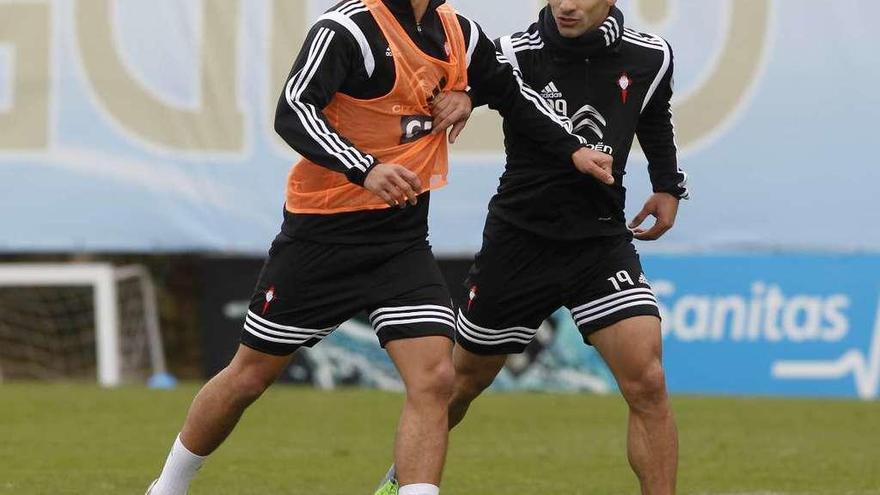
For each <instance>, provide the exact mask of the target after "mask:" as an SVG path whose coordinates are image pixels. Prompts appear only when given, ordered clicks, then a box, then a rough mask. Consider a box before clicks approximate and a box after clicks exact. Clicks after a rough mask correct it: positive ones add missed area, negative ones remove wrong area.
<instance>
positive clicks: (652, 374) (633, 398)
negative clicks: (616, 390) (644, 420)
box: [620, 360, 667, 411]
mask: <svg viewBox="0 0 880 495" xmlns="http://www.w3.org/2000/svg"><path fill="white" fill-rule="evenodd" d="M620 388H621V392H623V396H624V397H625V398H626V401H627V403H628V404H629V405H630V407H632V408H633V409H636V410H640V411H650V410H654V409H656V408H658V407H665V404H666V401H667V395H666V375H665V373H664V371H663V366H662V365H661V364H660V361H659V360H658V361H655V362H653V363H651V364H649V365H648V366H646V367H645V368H644V369H643V370H641V372H640V373H637V374H636V375H635V376H633V377H632V378H628V379H625V380H622V381H621V383H620Z"/></svg>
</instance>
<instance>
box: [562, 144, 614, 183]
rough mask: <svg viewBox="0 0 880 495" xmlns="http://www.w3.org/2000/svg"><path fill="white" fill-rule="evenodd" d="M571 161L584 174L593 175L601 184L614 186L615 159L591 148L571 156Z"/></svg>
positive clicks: (580, 150) (578, 151) (581, 149)
mask: <svg viewBox="0 0 880 495" xmlns="http://www.w3.org/2000/svg"><path fill="white" fill-rule="evenodd" d="M571 161H572V162H574V166H575V167H577V169H578V170H579V171H580V172H581V173H582V174H587V175H592V176H593V177H595V178H596V180H598V181H599V182H601V183H603V184H608V185H609V186H610V185H612V184H614V176H613V175H611V172H612V170H613V166H614V158H613V157H612V156H611V155H607V154H605V153H602V152H600V151H595V150H591V149H589V148H580V149H579V150H577V151H575V152H574V154H572V155H571Z"/></svg>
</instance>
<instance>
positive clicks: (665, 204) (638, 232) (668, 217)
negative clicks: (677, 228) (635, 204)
mask: <svg viewBox="0 0 880 495" xmlns="http://www.w3.org/2000/svg"><path fill="white" fill-rule="evenodd" d="M678 203H679V199H678V198H676V197H675V196H673V195H671V194H669V193H662V192H661V193H654V194H653V195H651V197H650V198H648V201H646V202H645V206H643V207H642V211H640V212H639V214H638V215H636V217H635V218H633V221H632V222H630V223H629V228H630V230H632V231H633V235H634V236H635V238H636V239H638V240H640V241H656V240H657V239H659V238H660V237H662V236H663V234H665V233H666V232H668V231H669V229H671V228H672V226H673V225H675V217H676V216H677V215H678ZM649 215H650V216H653V217H654V218H656V219H657V220H656V221H655V222H654V226H653V227H651V228H650V229H648V230H645V229H640V228H639V226H640V225H641V224H642V223H643V222H644V221H645V219H646V218H648V216H649Z"/></svg>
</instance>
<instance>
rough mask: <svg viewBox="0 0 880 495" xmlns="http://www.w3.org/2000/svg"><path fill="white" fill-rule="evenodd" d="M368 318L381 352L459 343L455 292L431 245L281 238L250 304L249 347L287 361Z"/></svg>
mask: <svg viewBox="0 0 880 495" xmlns="http://www.w3.org/2000/svg"><path fill="white" fill-rule="evenodd" d="M361 311H367V312H368V313H369V318H370V322H371V323H372V324H373V328H374V329H375V330H376V334H377V337H378V339H379V343H380V345H382V347H385V344H387V343H388V342H390V341H392V340H396V339H403V338H411V337H422V336H429V335H440V336H444V337H448V338H450V339H452V338H454V329H455V317H454V312H453V311H452V304H451V300H450V297H449V290H448V289H447V287H446V283H445V281H444V280H443V277H442V275H441V273H440V269H439V268H438V267H437V262H436V261H435V260H434V255H433V254H432V253H431V247H430V246H429V245H428V243H427V241H424V240H422V241H419V242H405V243H389V244H375V245H346V244H324V243H316V242H312V241H306V240H300V239H291V238H290V237H288V236H287V235H285V234H280V235H278V237H276V238H275V241H274V242H273V243H272V248H271V249H270V250H269V259H268V260H266V264H265V265H264V266H263V270H262V272H261V273H260V279H259V281H258V282H257V287H256V289H255V290H254V295H253V297H252V298H251V303H250V307H249V309H248V313H247V317H246V319H245V323H244V330H243V331H242V334H241V342H242V344H244V345H246V346H248V347H251V348H253V349H256V350H258V351H262V352H265V353H269V354H275V355H279V356H285V355H289V354H291V353H293V352H294V351H296V350H297V349H298V348H299V347H302V346H305V347H312V346H313V345H315V344H317V343H318V342H320V341H321V340H322V339H323V338H324V337H326V336H328V335H329V334H330V333H331V332H333V330H335V329H336V328H337V327H338V326H339V325H341V324H342V323H344V322H346V321H348V320H349V319H351V318H352V317H353V316H355V315H356V314H358V313H359V312H361Z"/></svg>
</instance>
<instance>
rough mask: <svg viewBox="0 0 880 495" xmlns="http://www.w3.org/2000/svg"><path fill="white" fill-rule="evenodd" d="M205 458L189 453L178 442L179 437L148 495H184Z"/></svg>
mask: <svg viewBox="0 0 880 495" xmlns="http://www.w3.org/2000/svg"><path fill="white" fill-rule="evenodd" d="M203 462H205V457H202V456H200V455H195V454H193V453H192V452H190V451H189V450H188V449H187V448H186V447H185V446H184V445H183V443H181V441H180V435H178V436H177V439H175V440H174V446H173V447H171V453H170V454H168V459H167V460H166V461H165V467H164V468H162V474H161V475H159V481H157V482H156V486H154V487H153V491H152V492H150V495H186V491H187V490H188V489H189V483H190V481H192V479H193V476H195V475H196V471H198V470H199V468H200V467H202V463H203Z"/></svg>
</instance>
